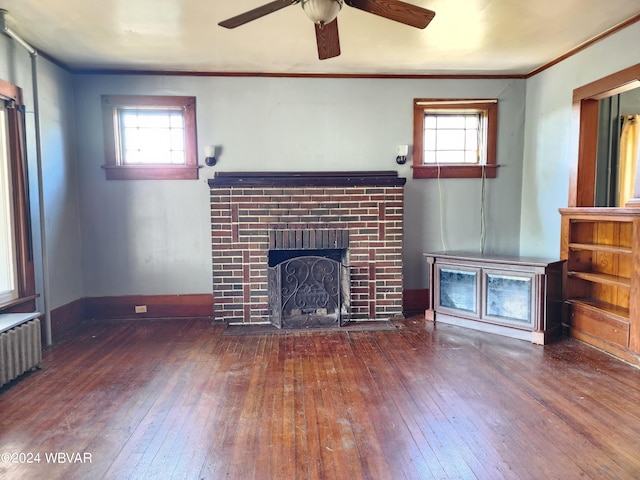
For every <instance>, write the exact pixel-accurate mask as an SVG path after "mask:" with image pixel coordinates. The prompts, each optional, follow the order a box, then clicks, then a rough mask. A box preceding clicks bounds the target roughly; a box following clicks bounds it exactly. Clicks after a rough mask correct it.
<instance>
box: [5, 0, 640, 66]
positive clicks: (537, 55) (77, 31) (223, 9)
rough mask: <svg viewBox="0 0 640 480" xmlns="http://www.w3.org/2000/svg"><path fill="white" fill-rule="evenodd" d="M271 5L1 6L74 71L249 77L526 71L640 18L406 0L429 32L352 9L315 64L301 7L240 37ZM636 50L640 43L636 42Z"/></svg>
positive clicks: (539, 3) (541, 2) (56, 2)
mask: <svg viewBox="0 0 640 480" xmlns="http://www.w3.org/2000/svg"><path fill="white" fill-rule="evenodd" d="M269 1H270V0H234V1H216V0H0V8H3V9H5V10H8V12H9V13H8V15H7V23H8V26H9V28H10V29H11V30H13V31H14V32H16V33H17V34H18V35H19V36H20V37H22V38H23V39H24V40H26V41H27V42H29V43H30V44H31V45H33V46H34V47H35V48H36V49H38V50H40V51H42V52H44V53H46V54H48V55H49V56H51V57H53V58H54V59H56V60H58V61H59V62H61V63H63V64H65V65H66V66H68V67H69V68H72V69H117V70H138V71H146V70H159V71H190V72H246V73H286V74H297V73H312V74H313V73H320V74H322V73H327V74H374V75H375V74H400V75H412V74H415V75H433V74H446V75H450V74H453V75H457V74H462V75H469V74H488V75H499V74H505V75H520V74H527V73H530V72H531V71H533V70H535V69H537V68H539V67H541V66H543V65H545V64H547V63H549V62H551V61H553V60H554V59H556V58H557V57H559V56H562V55H564V54H566V53H567V52H570V51H572V50H573V49H575V48H576V47H578V46H580V45H581V44H583V43H584V42H588V41H589V40H591V39H593V38H594V37H596V36H598V35H600V34H602V33H603V32H605V31H607V30H609V29H611V28H612V27H615V26H616V25H618V24H620V23H622V22H624V21H627V20H629V19H631V18H633V17H635V16H637V15H638V14H640V0H406V1H408V2H410V3H413V4H415V5H419V6H421V7H424V8H428V9H430V10H434V11H435V12H436V17H435V18H434V20H433V21H432V22H431V24H430V25H429V26H428V27H427V28H426V29H424V30H419V29H415V28H412V27H408V26H405V25H402V24H399V23H396V22H393V21H390V20H386V19H384V18H380V17H377V16H374V15H371V14H368V13H366V12H363V11H361V10H356V9H355V8H351V7H348V6H347V5H345V6H344V7H343V9H342V11H341V12H340V15H339V16H338V22H339V31H340V45H341V50H342V54H341V55H340V56H339V57H336V58H332V59H328V60H322V61H321V60H318V57H317V50H316V44H315V32H314V27H313V24H312V23H311V21H310V20H308V19H307V17H306V16H305V14H304V12H303V11H302V9H301V7H300V5H299V4H298V5H292V6H290V7H287V8H284V9H283V10H280V11H277V12H274V13H272V14H270V15H267V16H265V17H263V18H260V19H258V20H255V21H253V22H250V23H248V24H246V25H243V26H241V27H238V28H236V29H233V30H228V29H225V28H222V27H219V26H218V25H217V23H218V22H220V21H222V20H225V19H227V18H229V17H233V16H235V15H238V14H240V13H243V12H245V11H247V10H250V9H253V8H255V7H258V6H260V5H263V4H265V3H268V2H269ZM633 48H637V47H636V46H634V47H633Z"/></svg>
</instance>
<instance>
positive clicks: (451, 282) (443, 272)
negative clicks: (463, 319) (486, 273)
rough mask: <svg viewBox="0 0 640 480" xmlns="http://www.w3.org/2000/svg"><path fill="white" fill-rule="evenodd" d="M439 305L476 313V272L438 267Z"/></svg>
mask: <svg viewBox="0 0 640 480" xmlns="http://www.w3.org/2000/svg"><path fill="white" fill-rule="evenodd" d="M438 273H439V275H438V277H439V283H438V286H439V306H440V307H445V308H450V309H453V310H463V311H465V312H470V313H473V314H475V315H477V314H478V302H477V296H476V294H477V283H478V272H475V271H469V270H462V269H457V268H451V267H440V268H439V269H438Z"/></svg>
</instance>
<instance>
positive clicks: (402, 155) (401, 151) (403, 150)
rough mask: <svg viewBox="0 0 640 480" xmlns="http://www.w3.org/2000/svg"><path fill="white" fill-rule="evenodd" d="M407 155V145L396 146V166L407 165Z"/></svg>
mask: <svg viewBox="0 0 640 480" xmlns="http://www.w3.org/2000/svg"><path fill="white" fill-rule="evenodd" d="M408 153H409V145H398V156H397V157H396V163H397V164H398V165H404V164H405V163H407V154H408Z"/></svg>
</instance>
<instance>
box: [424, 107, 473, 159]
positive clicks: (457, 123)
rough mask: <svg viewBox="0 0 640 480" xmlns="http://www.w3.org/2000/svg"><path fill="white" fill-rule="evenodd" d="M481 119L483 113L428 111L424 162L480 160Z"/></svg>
mask: <svg viewBox="0 0 640 480" xmlns="http://www.w3.org/2000/svg"><path fill="white" fill-rule="evenodd" d="M481 118H482V114H481V113H456V114H452V113H426V114H425V117H424V121H425V129H424V137H423V142H424V150H425V152H424V156H423V163H425V164H427V163H472V164H476V163H478V161H479V160H478V159H479V153H478V149H479V148H480V146H481V145H480V142H479V138H480V135H482V134H483V132H482V130H481V129H482V122H481ZM434 151H435V152H434ZM428 152H434V153H428Z"/></svg>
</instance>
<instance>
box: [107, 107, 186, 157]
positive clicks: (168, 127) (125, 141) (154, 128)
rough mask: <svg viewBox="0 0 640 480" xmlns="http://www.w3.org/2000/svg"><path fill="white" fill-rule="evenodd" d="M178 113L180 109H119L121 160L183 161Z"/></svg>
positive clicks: (180, 118)
mask: <svg viewBox="0 0 640 480" xmlns="http://www.w3.org/2000/svg"><path fill="white" fill-rule="evenodd" d="M182 115H183V112H182V111H181V110H132V109H122V110H121V111H120V121H121V125H122V127H123V128H122V149H123V155H122V157H123V158H122V163H123V164H125V165H126V164H130V165H131V164H144V165H171V164H178V165H180V164H185V161H186V160H185V151H184V150H185V145H184V119H183V116H182Z"/></svg>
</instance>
